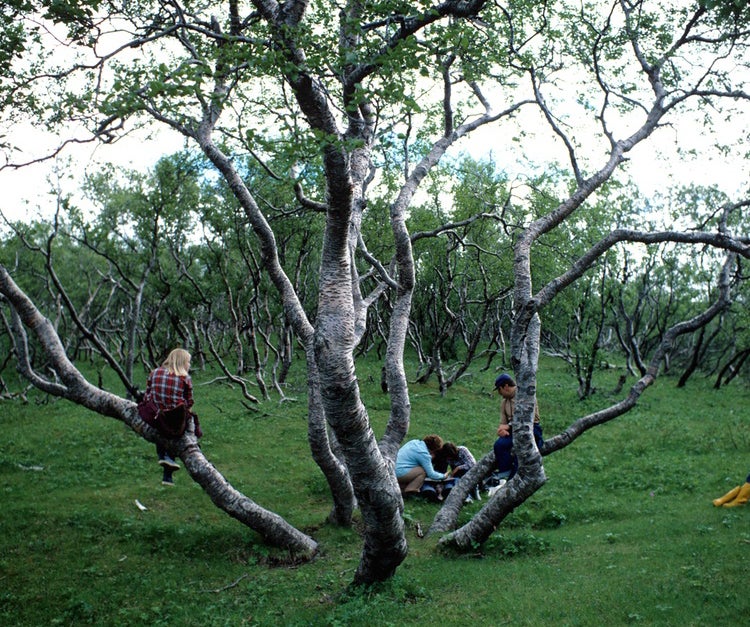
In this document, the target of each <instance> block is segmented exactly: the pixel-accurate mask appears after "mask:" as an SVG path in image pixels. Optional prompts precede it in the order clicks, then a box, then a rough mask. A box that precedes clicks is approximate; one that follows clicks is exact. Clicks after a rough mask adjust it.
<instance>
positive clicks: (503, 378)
mask: <svg viewBox="0 0 750 627" xmlns="http://www.w3.org/2000/svg"><path fill="white" fill-rule="evenodd" d="M495 389H496V390H497V391H498V393H499V394H500V396H502V399H503V400H502V401H501V403H500V425H499V426H498V428H497V435H498V438H497V440H495V445H494V449H495V460H496V462H497V470H498V472H499V473H500V475H502V476H503V477H507V478H510V477H512V476H513V475H514V474H516V470H517V469H518V460H517V459H516V456H515V455H514V454H513V435H512V433H511V422H512V421H513V412H514V410H515V408H516V401H515V398H516V382H515V381H514V380H513V378H512V377H511V376H510V375H508V374H501V375H500V376H499V377H498V378H497V379H495ZM533 428H534V440H536V445H537V446H541V445H542V443H543V441H544V440H543V439H542V426H541V424H540V423H539V406H538V405H535V406H534V427H533Z"/></svg>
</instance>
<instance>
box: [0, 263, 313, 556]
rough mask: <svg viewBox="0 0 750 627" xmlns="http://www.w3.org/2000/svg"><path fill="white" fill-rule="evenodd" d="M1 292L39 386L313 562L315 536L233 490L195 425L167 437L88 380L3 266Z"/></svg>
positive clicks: (26, 369)
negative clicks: (105, 421) (42, 362)
mask: <svg viewBox="0 0 750 627" xmlns="http://www.w3.org/2000/svg"><path fill="white" fill-rule="evenodd" d="M0 294H2V295H3V296H4V297H5V299H7V302H8V303H9V304H10V306H11V320H12V321H11V328H12V331H13V340H14V345H15V351H16V356H17V358H18V363H19V368H20V370H21V372H22V374H23V375H24V376H26V377H27V378H28V379H29V380H30V381H31V382H32V383H33V384H34V385H35V386H36V387H37V388H39V389H41V390H44V391H46V392H47V393H49V394H53V395H55V396H59V397H62V398H65V399H68V400H70V401H72V402H74V403H77V404H79V405H82V406H84V407H86V408H88V409H90V410H92V411H94V412H96V413H98V414H101V415H102V416H107V417H109V418H114V419H115V420H119V421H120V422H123V423H124V424H126V425H127V426H128V427H130V428H131V429H132V430H133V431H135V432H136V433H138V434H140V435H141V436H142V437H143V438H144V439H145V440H148V441H149V442H158V443H160V444H163V445H164V446H165V447H166V448H167V450H169V451H170V452H171V453H172V454H173V455H175V456H176V457H179V458H180V459H181V460H182V461H183V463H184V465H185V469H186V470H187V472H188V474H189V475H190V476H191V477H192V478H193V480H195V481H196V483H198V484H199V485H200V486H201V487H202V488H203V490H204V491H205V492H206V494H207V495H208V496H209V498H210V499H211V500H212V501H213V502H214V504H215V505H216V506H217V507H219V508H220V509H222V510H224V511H225V512H226V513H227V514H229V515H230V516H231V517H233V518H235V519H236V520H238V521H239V522H241V523H242V524H244V525H246V526H248V527H250V528H251V529H253V530H254V531H256V532H257V533H259V534H260V535H261V536H262V537H263V539H264V541H265V542H267V543H268V544H270V545H272V546H277V547H280V548H284V549H287V550H289V551H291V552H293V553H295V554H296V555H297V556H299V557H301V558H310V557H312V556H313V555H314V554H315V553H316V552H317V548H318V545H317V543H316V542H315V541H314V540H313V539H312V538H310V537H309V536H307V535H306V534H304V533H302V532H301V531H298V530H297V529H295V528H294V527H293V526H292V525H290V524H289V523H288V522H286V521H285V520H284V519H283V518H282V517H281V516H279V515H278V514H275V513H273V512H270V511H268V510H266V509H264V508H262V507H261V506H259V505H258V504H257V503H255V502H254V501H252V500H251V499H250V498H248V497H247V496H245V495H244V494H242V493H241V492H239V491H238V490H236V489H235V488H234V487H232V485H231V484H230V483H229V482H228V481H227V480H226V479H225V478H224V477H223V476H222V475H221V474H220V473H219V471H217V470H216V468H215V467H214V466H213V465H212V464H211V463H210V462H209V461H208V460H207V459H206V457H205V456H204V455H203V452H202V451H201V449H200V447H199V446H198V440H197V439H196V437H195V433H194V431H193V426H192V425H191V427H190V428H189V429H188V431H186V432H185V435H183V436H182V437H180V438H178V439H174V440H171V439H165V438H162V437H161V436H160V435H159V433H158V432H157V431H156V430H155V429H153V428H152V427H150V426H149V425H147V424H146V423H145V422H143V420H141V418H140V416H139V415H138V411H137V408H136V404H135V402H133V401H130V400H127V399H124V398H121V397H119V396H116V395H115V394H111V393H109V392H105V391H104V390H101V389H99V388H97V387H96V386H94V385H92V384H90V383H89V382H88V381H86V379H85V378H84V377H83V375H82V374H81V373H80V372H79V371H78V370H77V369H76V368H75V366H74V365H73V364H72V363H71V362H70V360H68V358H67V356H66V354H65V350H64V348H63V346H62V344H61V342H60V338H59V337H58V335H57V333H56V332H55V330H54V328H53V327H52V324H51V323H50V321H49V320H47V319H46V318H45V317H44V316H42V314H41V313H40V312H39V310H38V309H37V308H36V306H35V305H34V304H33V303H32V302H31V300H29V298H28V297H27V296H26V294H24V293H23V291H21V289H20V288H19V287H18V286H17V285H16V283H15V282H14V281H13V279H12V278H11V276H10V274H8V272H7V270H6V269H5V268H4V267H3V266H0ZM25 329H29V330H30V331H31V332H32V333H33V334H34V335H35V336H36V339H37V341H38V342H39V343H40V345H41V346H42V347H43V349H44V351H45V353H46V355H47V357H48V358H49V360H50V363H51V364H52V366H53V368H54V370H55V373H56V375H57V379H58V381H56V382H50V381H48V380H47V379H45V378H44V377H42V376H40V375H39V374H37V373H36V372H35V371H34V370H33V368H32V367H31V363H30V360H29V354H28V346H27V336H26V331H25Z"/></svg>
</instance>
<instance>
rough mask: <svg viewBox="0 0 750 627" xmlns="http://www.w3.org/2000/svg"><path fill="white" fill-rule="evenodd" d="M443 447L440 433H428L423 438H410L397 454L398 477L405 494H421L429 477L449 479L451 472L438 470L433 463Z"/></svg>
mask: <svg viewBox="0 0 750 627" xmlns="http://www.w3.org/2000/svg"><path fill="white" fill-rule="evenodd" d="M442 447H443V439H442V438H441V437H440V436H439V435H428V436H425V438H424V439H422V440H409V441H408V442H407V443H406V444H404V445H403V446H402V447H401V448H400V449H399V450H398V455H397V456H396V479H398V485H399V487H400V488H401V493H402V494H403V495H404V496H413V495H415V494H419V490H420V489H421V488H422V484H423V483H424V481H425V479H427V478H428V477H429V478H430V479H432V480H433V481H442V480H444V479H447V478H448V476H449V474H448V473H446V472H438V471H437V470H435V468H434V467H433V465H432V461H433V459H434V458H435V455H436V454H437V452H438V451H439V450H440V449H441V448H442Z"/></svg>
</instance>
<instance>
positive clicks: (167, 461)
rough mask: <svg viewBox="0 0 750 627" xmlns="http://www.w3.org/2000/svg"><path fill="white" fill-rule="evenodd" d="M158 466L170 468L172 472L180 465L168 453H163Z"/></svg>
mask: <svg viewBox="0 0 750 627" xmlns="http://www.w3.org/2000/svg"><path fill="white" fill-rule="evenodd" d="M159 466H161V467H162V468H164V469H165V470H171V471H172V472H177V471H178V470H179V469H180V465H179V464H178V463H177V462H176V461H175V460H173V459H172V458H171V457H170V456H169V455H165V456H164V458H163V459H160V460H159Z"/></svg>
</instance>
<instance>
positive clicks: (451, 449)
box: [425, 442, 478, 501]
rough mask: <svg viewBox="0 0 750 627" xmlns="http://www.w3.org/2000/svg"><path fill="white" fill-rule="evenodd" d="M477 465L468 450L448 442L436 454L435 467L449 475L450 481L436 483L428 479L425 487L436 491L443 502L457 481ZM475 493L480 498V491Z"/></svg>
mask: <svg viewBox="0 0 750 627" xmlns="http://www.w3.org/2000/svg"><path fill="white" fill-rule="evenodd" d="M476 463H477V460H476V459H474V456H473V455H472V454H471V451H470V450H469V449H468V448H466V447H465V446H456V445H455V444H454V443H453V442H446V443H445V444H443V447H442V448H441V449H440V450H439V451H438V452H437V453H436V454H435V459H434V463H433V466H434V468H435V470H437V471H439V472H445V473H447V474H448V476H449V477H450V479H449V480H448V481H445V482H441V483H434V482H431V481H430V480H429V479H427V480H426V481H425V487H427V488H428V489H429V490H431V491H434V493H435V496H436V497H437V500H438V501H441V500H442V499H443V497H446V496H448V494H449V493H450V491H451V490H452V489H453V486H455V485H456V480H457V479H459V478H460V477H463V476H464V475H465V474H466V473H467V472H468V471H469V470H470V469H471V468H472V467H473V466H474V465H475V464H476ZM475 492H476V496H477V497H478V491H475Z"/></svg>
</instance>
